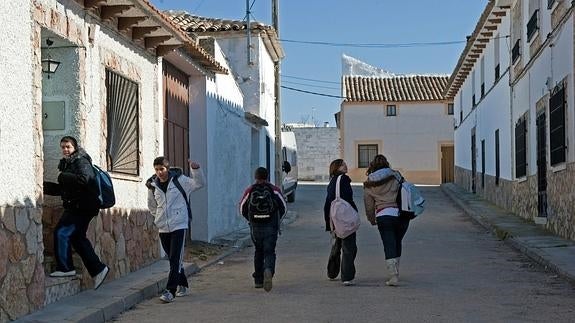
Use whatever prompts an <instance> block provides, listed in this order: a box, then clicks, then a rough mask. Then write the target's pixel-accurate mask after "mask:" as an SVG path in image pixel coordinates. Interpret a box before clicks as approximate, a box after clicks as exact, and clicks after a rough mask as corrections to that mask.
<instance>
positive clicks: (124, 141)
mask: <svg viewBox="0 0 575 323" xmlns="http://www.w3.org/2000/svg"><path fill="white" fill-rule="evenodd" d="M106 95H107V98H106V102H107V107H106V113H107V116H108V119H107V121H108V138H107V144H106V154H107V158H108V170H109V171H112V172H117V173H123V174H128V175H139V167H138V166H139V124H138V117H139V116H138V115H139V113H138V106H139V104H138V101H139V94H138V84H137V83H135V82H132V81H130V80H128V79H127V78H125V77H123V76H121V75H119V74H116V73H114V72H112V71H110V70H106Z"/></svg>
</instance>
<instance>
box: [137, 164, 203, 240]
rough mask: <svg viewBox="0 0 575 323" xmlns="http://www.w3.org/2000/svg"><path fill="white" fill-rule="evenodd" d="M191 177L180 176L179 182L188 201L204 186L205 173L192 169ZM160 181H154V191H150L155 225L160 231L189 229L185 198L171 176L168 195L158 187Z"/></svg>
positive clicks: (149, 204) (149, 203)
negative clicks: (192, 194)
mask: <svg viewBox="0 0 575 323" xmlns="http://www.w3.org/2000/svg"><path fill="white" fill-rule="evenodd" d="M190 176H191V177H188V176H185V175H180V176H179V177H178V182H179V183H180V184H181V185H182V188H183V189H184V191H185V192H186V195H187V197H188V201H189V199H190V194H191V193H192V192H193V191H195V190H198V189H200V188H202V187H203V186H204V182H205V180H204V173H203V171H202V170H201V169H191V170H190ZM157 181H158V179H156V180H155V181H152V183H151V185H152V186H153V187H154V189H151V190H148V209H149V210H150V212H151V213H152V214H153V215H154V218H155V219H154V223H155V224H156V226H157V227H158V231H159V232H162V233H165V232H174V231H176V230H180V229H187V228H188V208H187V205H186V200H184V196H183V195H182V193H181V192H180V190H178V188H177V187H176V185H175V184H174V183H173V177H172V176H170V179H169V181H170V182H169V183H168V189H167V190H166V193H164V191H162V190H161V189H160V188H159V187H158V183H157Z"/></svg>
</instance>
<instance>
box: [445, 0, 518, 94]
mask: <svg viewBox="0 0 575 323" xmlns="http://www.w3.org/2000/svg"><path fill="white" fill-rule="evenodd" d="M512 3H513V0H489V2H488V3H487V5H486V6H485V9H484V10H483V13H482V14H481V16H480V17H479V20H478V21H477V24H476V25H475V29H474V30H473V33H472V34H471V36H469V37H468V39H467V43H466V45H465V48H464V49H463V52H462V53H461V55H460V56H459V59H458V61H457V64H456V65H455V69H454V70H453V73H451V77H450V78H449V82H448V83H447V86H446V87H445V92H444V94H443V95H444V96H445V97H446V98H450V99H453V97H454V96H455V95H456V94H457V92H458V91H459V89H460V87H461V85H463V83H464V82H465V80H466V79H467V76H468V75H469V72H470V71H471V70H472V69H473V67H474V66H475V63H476V62H477V60H478V58H479V57H480V55H481V54H482V53H483V50H484V49H485V48H486V45H487V43H489V41H490V40H491V37H492V36H493V31H494V30H496V29H497V27H498V26H499V24H500V23H501V19H502V17H504V16H505V15H506V14H507V11H508V10H509V9H510V8H511V5H512Z"/></svg>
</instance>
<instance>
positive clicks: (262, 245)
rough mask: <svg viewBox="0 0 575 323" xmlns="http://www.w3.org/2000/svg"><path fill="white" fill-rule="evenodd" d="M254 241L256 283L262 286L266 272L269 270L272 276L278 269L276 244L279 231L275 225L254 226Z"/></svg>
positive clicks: (253, 275)
mask: <svg viewBox="0 0 575 323" xmlns="http://www.w3.org/2000/svg"><path fill="white" fill-rule="evenodd" d="M251 230H252V241H253V243H254V247H255V249H256V250H255V252H254V273H253V274H252V277H253V278H254V283H256V284H262V283H263V281H264V270H265V269H269V270H270V271H271V272H272V275H273V274H275V269H276V243H277V240H278V229H277V226H275V225H257V224H256V225H252V226H251Z"/></svg>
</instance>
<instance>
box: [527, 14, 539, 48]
mask: <svg viewBox="0 0 575 323" xmlns="http://www.w3.org/2000/svg"><path fill="white" fill-rule="evenodd" d="M538 13H539V9H537V10H535V11H534V12H533V15H531V18H529V22H527V41H528V42H530V41H531V38H533V35H535V32H536V31H537V30H538V29H539V18H538Z"/></svg>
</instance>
